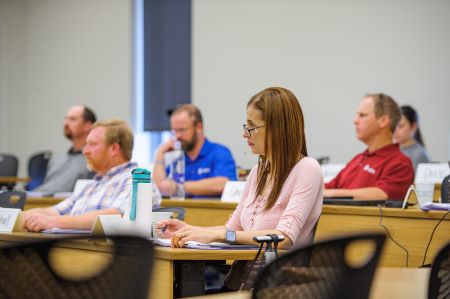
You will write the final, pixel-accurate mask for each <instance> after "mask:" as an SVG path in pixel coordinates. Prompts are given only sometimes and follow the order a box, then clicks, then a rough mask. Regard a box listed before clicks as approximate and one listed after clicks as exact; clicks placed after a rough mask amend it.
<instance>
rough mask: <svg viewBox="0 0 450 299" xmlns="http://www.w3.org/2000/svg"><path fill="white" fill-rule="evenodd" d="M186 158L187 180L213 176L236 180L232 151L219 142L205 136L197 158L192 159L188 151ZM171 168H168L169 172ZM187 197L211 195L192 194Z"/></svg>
mask: <svg viewBox="0 0 450 299" xmlns="http://www.w3.org/2000/svg"><path fill="white" fill-rule="evenodd" d="M184 158H185V181H198V180H201V179H206V178H212V177H219V176H221V177H227V178H228V179H230V181H235V180H236V163H235V162H234V159H233V156H232V155H231V151H230V150H229V149H228V148H227V147H225V146H223V145H221V144H218V143H213V142H210V141H209V140H208V139H206V138H205V142H204V143H203V146H202V149H201V150H200V154H199V155H198V157H197V158H196V159H195V160H191V159H190V158H189V157H188V155H186V153H185V154H184ZM168 171H169V169H168V168H166V172H167V173H168ZM186 197H195V198H201V197H211V196H191V195H190V194H186Z"/></svg>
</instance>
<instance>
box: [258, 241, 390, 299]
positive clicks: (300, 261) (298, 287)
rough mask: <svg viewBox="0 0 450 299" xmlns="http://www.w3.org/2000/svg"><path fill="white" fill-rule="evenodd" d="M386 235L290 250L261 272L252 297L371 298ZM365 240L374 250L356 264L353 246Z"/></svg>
mask: <svg viewBox="0 0 450 299" xmlns="http://www.w3.org/2000/svg"><path fill="white" fill-rule="evenodd" d="M385 238H386V236H385V235H384V234H364V235H353V236H350V237H344V238H338V239H333V240H328V241H323V242H318V243H315V244H312V245H309V246H306V247H303V248H299V249H295V250H293V251H291V252H289V253H286V254H284V255H282V256H280V257H279V258H278V259H276V260H274V261H273V262H271V263H269V264H267V265H266V266H265V267H264V268H263V269H262V271H261V272H260V273H259V274H258V276H257V278H256V280H255V283H254V285H253V287H254V290H253V295H252V298H259V299H261V298H283V299H285V298H336V299H337V298H368V297H369V291H370V286H371V284H372V279H373V275H374V272H375V269H376V265H377V263H378V259H379V257H380V254H381V250H382V248H383V244H384V241H385ZM361 241H368V242H370V243H372V245H373V252H372V255H371V256H368V257H367V259H366V260H365V263H364V264H362V265H353V264H351V263H350V262H349V260H348V257H349V256H348V254H349V248H350V247H351V246H353V245H356V243H359V242H361ZM352 244H353V245H352Z"/></svg>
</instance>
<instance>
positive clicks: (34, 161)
mask: <svg viewBox="0 0 450 299" xmlns="http://www.w3.org/2000/svg"><path fill="white" fill-rule="evenodd" d="M51 157H52V152H51V151H43V152H40V153H37V154H34V155H33V156H31V158H30V159H29V160H28V176H29V177H30V178H31V181H30V182H29V183H28V184H27V185H26V186H25V189H27V190H33V189H34V188H36V187H38V186H40V185H41V184H42V183H43V182H44V179H45V175H46V174H47V166H48V162H49V161H50V158H51Z"/></svg>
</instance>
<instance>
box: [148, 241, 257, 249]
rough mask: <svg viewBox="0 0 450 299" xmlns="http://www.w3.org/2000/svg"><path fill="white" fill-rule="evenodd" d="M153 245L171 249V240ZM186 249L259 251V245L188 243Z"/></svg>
mask: <svg viewBox="0 0 450 299" xmlns="http://www.w3.org/2000/svg"><path fill="white" fill-rule="evenodd" d="M153 243H154V244H156V245H160V246H164V247H170V246H171V242H170V239H153ZM184 247H185V248H190V249H208V250H220V249H258V246H257V245H251V244H228V243H221V242H211V243H209V244H205V243H200V242H196V241H187V242H186V243H185V244H184Z"/></svg>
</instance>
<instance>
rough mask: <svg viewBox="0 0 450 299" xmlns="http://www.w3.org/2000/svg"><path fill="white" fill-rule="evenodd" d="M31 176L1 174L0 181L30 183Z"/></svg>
mask: <svg viewBox="0 0 450 299" xmlns="http://www.w3.org/2000/svg"><path fill="white" fill-rule="evenodd" d="M29 181H30V178H19V177H16V176H0V183H21V182H24V183H28V182H29Z"/></svg>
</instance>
